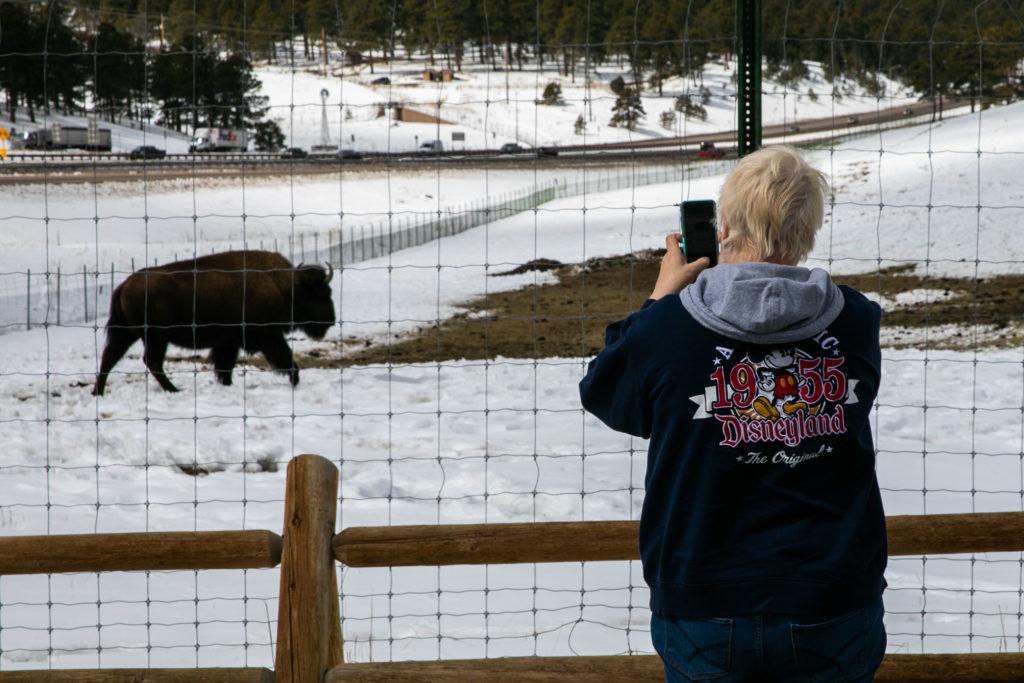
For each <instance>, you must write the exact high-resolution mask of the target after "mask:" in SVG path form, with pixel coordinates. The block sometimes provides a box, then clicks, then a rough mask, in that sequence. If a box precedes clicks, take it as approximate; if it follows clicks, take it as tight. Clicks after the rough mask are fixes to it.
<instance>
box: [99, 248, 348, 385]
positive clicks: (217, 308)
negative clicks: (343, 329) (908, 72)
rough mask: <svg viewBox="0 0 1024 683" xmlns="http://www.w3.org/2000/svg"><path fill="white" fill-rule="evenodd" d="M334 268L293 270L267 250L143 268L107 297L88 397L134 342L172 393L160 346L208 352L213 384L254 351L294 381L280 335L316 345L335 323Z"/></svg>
mask: <svg viewBox="0 0 1024 683" xmlns="http://www.w3.org/2000/svg"><path fill="white" fill-rule="evenodd" d="M331 277H333V270H332V269H331V267H330V265H328V266H327V268H326V269H324V268H322V267H320V266H308V265H303V264H300V265H299V266H298V267H294V266H292V264H291V263H290V262H289V261H288V259H286V258H285V257H284V256H281V255H280V254H276V253H274V252H269V251H229V252H224V253H222V254H212V255H210V256H201V257H199V258H195V259H188V260H185V261H178V262H176V263H168V264H167V265H162V266H154V267H153V268H145V269H143V270H140V271H138V272H136V273H133V274H132V275H130V276H129V277H128V279H126V280H125V281H124V282H122V283H121V284H120V285H118V287H117V289H115V290H114V292H113V294H112V295H111V297H110V319H109V320H108V321H107V344H106V346H105V347H104V349H103V359H102V361H101V362H100V371H99V374H98V375H97V376H96V386H95V387H94V388H93V392H92V393H93V394H94V395H98V396H102V395H103V391H104V389H105V388H106V384H107V375H108V374H109V373H110V371H111V370H112V369H113V368H114V366H115V365H117V362H118V361H119V360H121V358H122V357H123V356H124V354H125V353H126V352H127V351H128V349H129V347H131V345H132V344H134V343H135V342H136V341H137V340H138V339H142V343H143V345H144V349H143V361H144V362H145V364H146V367H147V368H149V371H150V372H152V373H153V377H155V378H156V381H157V382H159V383H160V386H161V388H163V389H164V391H177V390H178V388H177V387H175V386H174V384H172V383H171V380H170V379H168V378H167V375H166V374H164V356H165V355H166V353H167V345H168V344H175V345H176V346H182V347H185V348H191V349H210V360H211V361H212V362H213V368H214V371H215V373H216V376H217V380H218V381H219V382H220V383H221V384H225V385H230V384H231V371H232V370H233V369H234V367H235V363H236V362H237V360H238V352H239V350H240V349H245V350H246V351H247V352H249V353H256V352H260V353H262V354H263V356H264V357H265V358H266V359H267V362H269V363H270V365H271V366H272V367H274V368H275V369H277V370H279V371H282V372H285V373H287V374H288V377H289V379H290V380H291V383H292V385H295V384H298V382H299V369H298V368H297V367H295V363H294V360H293V358H292V350H291V348H290V347H289V346H288V342H287V341H286V340H285V333H287V332H289V331H291V330H295V329H300V330H302V331H303V332H305V333H306V334H307V335H308V336H309V337H312V338H313V339H323V338H324V335H326V334H327V331H328V330H329V329H330V327H331V325H333V324H334V320H335V318H334V302H333V300H332V298H331V288H330V282H331Z"/></svg>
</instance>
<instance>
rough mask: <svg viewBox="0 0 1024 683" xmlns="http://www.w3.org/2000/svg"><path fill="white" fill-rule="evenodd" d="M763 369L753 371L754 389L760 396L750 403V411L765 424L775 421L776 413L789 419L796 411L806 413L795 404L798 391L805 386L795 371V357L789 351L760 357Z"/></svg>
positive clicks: (801, 404) (802, 403)
mask: <svg viewBox="0 0 1024 683" xmlns="http://www.w3.org/2000/svg"><path fill="white" fill-rule="evenodd" d="M762 362H763V365H762V366H761V367H759V368H758V369H757V386H758V388H759V389H760V390H761V393H760V395H759V396H758V397H757V398H756V399H754V403H753V406H752V407H753V409H754V411H755V412H756V413H757V414H758V415H760V416H761V417H763V418H765V419H767V420H778V419H779V418H780V417H781V414H780V412H779V411H782V413H785V414H786V415H792V414H793V413H795V412H797V411H798V410H804V411H806V410H807V403H806V402H805V401H802V400H799V397H800V387H802V386H803V385H804V384H806V383H807V380H806V379H804V378H803V377H801V376H800V375H799V374H798V373H797V372H796V370H795V366H796V354H795V352H793V351H781V350H775V351H770V352H769V353H768V355H766V356H765V357H764V361H762Z"/></svg>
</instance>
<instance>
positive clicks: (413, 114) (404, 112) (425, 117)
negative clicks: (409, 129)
mask: <svg viewBox="0 0 1024 683" xmlns="http://www.w3.org/2000/svg"><path fill="white" fill-rule="evenodd" d="M393 108H394V112H395V114H394V120H395V121H404V122H405V123H445V124H450V123H451V121H445V120H444V119H442V118H441V117H440V116H436V115H434V114H428V113H427V112H425V111H420V110H419V109H413V108H411V107H407V106H405V105H404V104H396V105H394V107H393ZM434 110H435V111H437V107H436V105H435V107H434Z"/></svg>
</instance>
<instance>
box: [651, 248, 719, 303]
mask: <svg viewBox="0 0 1024 683" xmlns="http://www.w3.org/2000/svg"><path fill="white" fill-rule="evenodd" d="M681 239H682V237H681V236H680V234H679V233H678V232H673V233H672V234H670V235H666V236H665V255H664V256H663V257H662V258H661V270H660V271H659V272H658V281H657V282H656V283H655V285H654V291H653V292H652V293H651V296H650V298H652V299H660V298H662V297H664V296H669V295H671V294H679V292H680V291H682V289H683V287H686V286H687V285H689V284H690V283H692V282H693V281H694V280H696V279H697V276H698V275H700V273H701V271H702V270H704V269H705V268H707V267H708V260H707V257H704V258H699V259H697V260H691V261H690V262H689V263H687V262H686V259H685V258H684V257H683V250H682V249H681V248H680V241H681Z"/></svg>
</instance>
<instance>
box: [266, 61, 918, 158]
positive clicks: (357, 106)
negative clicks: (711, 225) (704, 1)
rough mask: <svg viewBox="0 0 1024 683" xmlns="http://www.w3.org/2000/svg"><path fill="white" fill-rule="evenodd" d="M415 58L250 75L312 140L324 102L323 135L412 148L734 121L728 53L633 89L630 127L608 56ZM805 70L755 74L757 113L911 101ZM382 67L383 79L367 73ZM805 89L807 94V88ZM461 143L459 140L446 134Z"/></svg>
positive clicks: (595, 137) (302, 137)
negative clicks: (700, 105)
mask: <svg viewBox="0 0 1024 683" xmlns="http://www.w3.org/2000/svg"><path fill="white" fill-rule="evenodd" d="M424 66H426V64H425V63H424V62H423V61H412V62H407V61H401V62H396V63H394V64H386V65H383V66H378V67H377V69H376V70H375V72H374V73H370V72H369V70H368V68H367V67H346V68H345V69H343V70H341V69H338V70H337V71H336V72H335V73H336V74H337V75H334V76H330V77H324V76H322V75H321V74H320V72H319V71H317V70H315V69H312V68H311V69H308V70H305V71H303V70H292V69H290V68H287V67H275V66H262V67H259V68H258V69H256V75H257V76H258V77H259V79H260V80H261V81H262V82H263V93H264V94H265V95H267V96H268V97H269V104H270V107H271V109H270V111H271V118H273V119H274V120H276V121H278V123H279V124H280V125H281V128H282V130H283V131H284V132H285V134H286V135H287V136H288V138H289V140H290V142H289V144H294V145H301V146H310V145H313V144H317V143H318V142H319V140H320V130H321V121H322V117H323V114H324V111H326V116H327V121H328V127H329V129H330V141H331V144H338V143H339V141H340V143H341V145H342V146H351V147H356V148H359V149H367V150H375V151H384V150H389V151H410V150H412V149H414V147H413V145H414V143H415V142H416V141H419V142H420V143H422V142H423V141H425V140H431V139H435V138H436V139H440V140H441V141H442V142H443V144H444V145H445V146H446V148H448V147H449V146H450V145H451V144H452V142H451V140H452V136H451V133H452V132H453V131H461V132H464V133H465V134H466V141H465V146H466V147H467V148H473V147H481V146H486V147H489V148H491V149H494V148H497V147H499V146H501V145H502V144H503V143H505V142H511V141H518V142H521V143H524V144H527V145H533V146H539V145H566V144H583V143H586V144H596V143H602V142H619V141H623V140H643V139H649V138H656V137H665V136H672V135H681V134H694V133H706V132H712V131H722V130H729V129H731V128H733V127H734V126H735V119H736V109H735V100H736V86H735V84H734V83H732V81H731V80H730V79H731V78H732V76H733V72H734V69H735V62H732V63H730V64H728V65H727V64H724V63H719V62H712V63H710V64H708V65H707V68H706V69H705V71H704V74H703V82H702V83H701V82H700V81H693V80H689V79H684V78H681V77H675V78H671V79H666V81H665V82H664V84H663V95H661V96H658V95H657V93H656V92H654V91H651V90H650V89H646V88H645V90H644V93H643V95H642V97H641V101H642V104H643V108H644V111H646V113H647V115H646V118H645V119H644V120H643V121H642V122H641V124H640V125H639V126H638V127H637V129H636V130H634V131H629V130H626V129H623V128H615V127H612V126H609V125H608V122H609V120H610V119H611V115H612V107H613V105H614V104H615V95H614V93H612V91H611V89H610V87H609V85H608V84H609V83H610V82H611V81H612V79H614V78H615V77H616V76H622V77H623V78H625V79H626V80H627V81H630V80H631V79H632V75H631V74H630V73H628V71H625V70H619V69H617V68H616V67H615V66H614V65H612V64H608V65H602V66H600V67H598V68H597V70H596V71H595V72H594V73H593V74H592V75H591V79H590V86H589V88H588V87H587V84H586V82H585V81H584V79H583V74H582V71H581V72H580V73H579V74H578V75H577V77H576V78H575V79H573V78H571V77H567V76H562V75H560V74H559V73H558V72H557V71H556V70H554V69H551V70H546V71H539V72H538V71H537V70H536V69H535V68H533V67H530V68H529V69H527V70H524V71H510V72H507V73H506V72H504V71H493V70H491V69H489V68H484V67H480V66H477V65H472V66H470V65H467V66H466V69H465V71H462V72H457V73H456V74H455V80H452V81H441V82H429V81H424V80H423V78H422V71H423V68H424ZM808 71H809V73H808V76H807V77H806V78H804V79H801V80H799V81H797V82H795V83H793V84H791V85H783V84H781V83H778V82H776V81H772V80H771V79H765V80H764V81H763V84H764V85H763V92H764V94H763V98H762V107H763V121H764V123H765V124H766V125H767V124H774V123H786V122H790V121H797V120H801V119H813V118H821V117H827V116H833V115H834V116H837V117H844V116H847V115H850V114H855V113H859V112H865V111H875V110H876V109H878V108H882V109H886V108H889V107H896V106H903V105H906V104H911V103H913V102H916V101H917V96H916V94H914V93H913V92H910V91H907V90H905V89H903V88H901V87H900V86H899V85H898V84H896V83H894V82H891V81H888V80H886V79H884V78H883V79H882V84H883V86H884V87H885V95H883V96H882V97H881V99H879V98H877V97H873V96H867V95H866V94H865V93H864V89H863V88H862V87H861V86H859V85H858V84H856V83H855V82H853V81H840V82H838V83H837V85H836V87H837V89H838V90H839V93H840V94H839V97H838V98H835V99H833V97H832V96H831V91H832V84H831V83H828V82H827V81H826V80H825V79H824V76H823V75H822V68H821V66H820V65H819V64H817V63H809V64H808ZM382 77H386V78H387V79H388V80H389V81H390V83H388V84H383V85H381V84H378V85H375V84H374V83H373V82H374V81H375V80H377V79H380V78H382ZM552 82H554V83H558V84H559V85H560V87H561V88H562V102H561V103H560V104H556V105H543V104H538V101H540V100H541V97H542V95H543V92H544V88H545V86H546V85H547V84H548V83H552ZM702 86H703V87H704V88H706V89H707V93H708V97H709V99H708V102H707V104H706V105H705V108H706V110H707V120H706V121H701V120H699V119H695V118H692V117H691V118H684V117H683V116H682V115H681V114H680V115H679V116H678V121H677V122H676V124H675V125H673V126H672V127H670V128H664V127H662V126H661V125H660V123H659V122H660V115H661V113H662V112H663V111H666V110H671V109H672V108H673V105H674V102H675V98H676V97H677V96H679V95H682V94H688V95H690V96H692V97H693V99H694V101H695V102H699V101H700V100H701V90H700V88H701V87H702ZM324 89H326V90H327V91H328V97H327V100H326V102H327V106H326V108H325V107H323V105H322V100H321V97H320V92H321V90H324ZM811 92H813V93H814V95H813V96H811V95H810V94H809V93H811ZM388 102H395V103H399V104H404V105H408V106H411V107H413V108H414V109H417V110H418V111H421V112H424V113H427V114H431V115H439V116H440V118H441V119H443V120H444V121H446V122H448V123H446V124H442V125H432V124H410V123H398V124H397V125H396V124H394V123H390V124H389V121H388V120H387V118H381V117H380V114H381V113H382V106H384V105H386V103H388ZM579 116H583V118H584V120H585V121H586V122H587V124H586V130H585V132H582V133H580V134H577V133H576V132H575V122H576V119H577V117H579ZM454 144H455V145H461V144H462V143H454Z"/></svg>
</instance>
